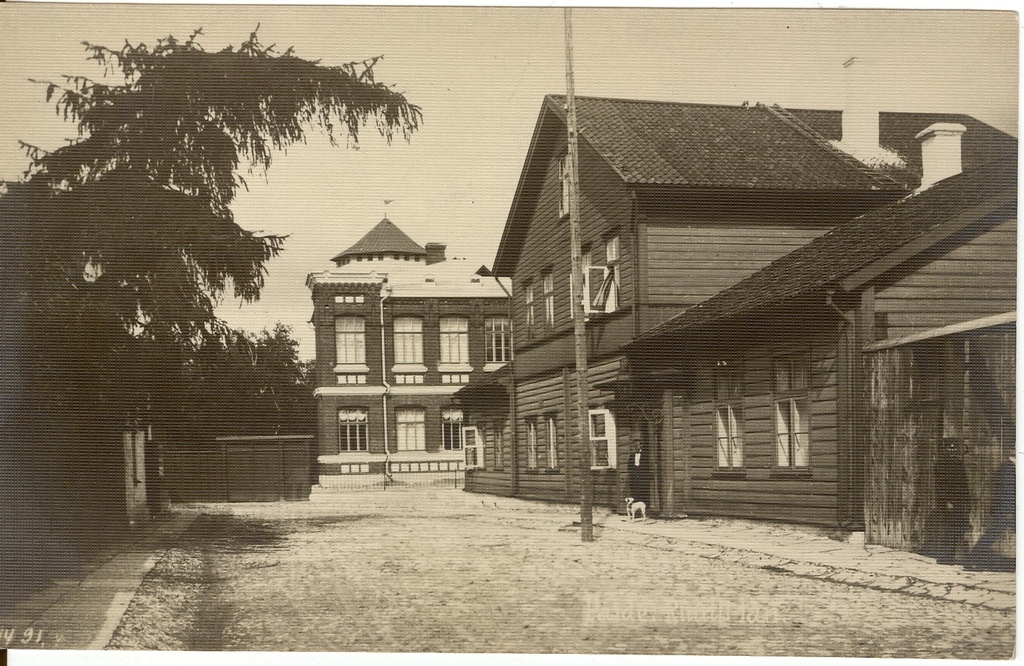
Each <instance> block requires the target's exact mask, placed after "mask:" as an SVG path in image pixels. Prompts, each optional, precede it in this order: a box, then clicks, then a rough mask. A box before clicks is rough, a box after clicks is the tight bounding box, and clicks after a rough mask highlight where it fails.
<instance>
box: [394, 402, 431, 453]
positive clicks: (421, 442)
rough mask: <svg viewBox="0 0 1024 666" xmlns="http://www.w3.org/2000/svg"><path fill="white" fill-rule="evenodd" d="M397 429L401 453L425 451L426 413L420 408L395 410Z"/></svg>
mask: <svg viewBox="0 0 1024 666" xmlns="http://www.w3.org/2000/svg"><path fill="white" fill-rule="evenodd" d="M395 428H396V430H397V431H398V450H399V451H425V450H426V449H427V444H426V413H425V412H424V411H423V409H421V408H419V407H403V408H401V409H397V410H395Z"/></svg>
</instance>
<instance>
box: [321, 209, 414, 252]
mask: <svg viewBox="0 0 1024 666" xmlns="http://www.w3.org/2000/svg"><path fill="white" fill-rule="evenodd" d="M380 253H399V254H412V255H420V256H425V255H426V254H427V251H426V250H425V249H423V248H422V247H421V246H420V245H419V244H417V243H416V242H415V241H414V240H413V239H411V238H409V237H408V236H406V235H405V232H404V231H402V230H401V229H399V228H398V227H397V226H395V223H394V222H392V221H391V220H389V219H388V218H386V217H385V218H384V219H383V220H381V221H380V222H378V223H377V226H375V227H374V228H373V229H370V230H369V231H368V232H366V235H365V236H363V237H362V238H360V239H359V240H358V241H356V244H355V245H353V246H352V247H350V248H349V249H347V250H345V251H344V252H342V253H341V254H339V255H338V256H336V257H334V258H332V259H331V261H335V262H336V261H338V260H340V259H342V258H343V257H347V256H351V255H357V254H380Z"/></svg>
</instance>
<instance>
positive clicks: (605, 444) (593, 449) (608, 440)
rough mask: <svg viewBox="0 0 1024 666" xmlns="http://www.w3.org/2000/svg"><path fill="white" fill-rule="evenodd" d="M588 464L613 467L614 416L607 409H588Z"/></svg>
mask: <svg viewBox="0 0 1024 666" xmlns="http://www.w3.org/2000/svg"><path fill="white" fill-rule="evenodd" d="M590 465H591V468H593V469H603V468H614V467H615V418H614V417H613V416H612V413H611V412H609V411H608V410H607V409H591V410H590Z"/></svg>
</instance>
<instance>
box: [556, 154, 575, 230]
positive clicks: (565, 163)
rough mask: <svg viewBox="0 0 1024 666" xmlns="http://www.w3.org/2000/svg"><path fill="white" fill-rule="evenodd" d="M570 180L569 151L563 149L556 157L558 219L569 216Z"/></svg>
mask: <svg viewBox="0 0 1024 666" xmlns="http://www.w3.org/2000/svg"><path fill="white" fill-rule="evenodd" d="M571 180H572V168H571V165H570V164H569V151H568V150H567V151H565V152H564V153H562V155H561V156H560V157H559V158H558V188H559V189H558V219H559V220H564V219H565V218H567V217H568V216H569V207H570V201H569V198H570V182H571Z"/></svg>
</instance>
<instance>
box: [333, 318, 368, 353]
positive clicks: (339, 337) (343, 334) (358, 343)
mask: <svg viewBox="0 0 1024 666" xmlns="http://www.w3.org/2000/svg"><path fill="white" fill-rule="evenodd" d="M343 321H348V322H353V323H356V322H358V324H359V326H358V327H356V328H358V329H359V330H351V331H339V330H338V329H339V324H341V323H342V322H343ZM343 340H344V341H345V343H344V344H343V343H342V341H343ZM343 349H344V350H345V352H346V353H345V354H344V358H343V354H342V350H343ZM334 362H335V364H336V365H365V364H366V317H360V316H358V315H336V316H335V317H334Z"/></svg>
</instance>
